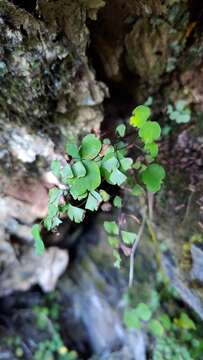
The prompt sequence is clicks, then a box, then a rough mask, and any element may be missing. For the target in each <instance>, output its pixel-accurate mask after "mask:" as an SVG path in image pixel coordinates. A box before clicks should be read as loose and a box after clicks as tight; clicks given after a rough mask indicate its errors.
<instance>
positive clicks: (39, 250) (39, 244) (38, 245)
mask: <svg viewBox="0 0 203 360" xmlns="http://www.w3.org/2000/svg"><path fill="white" fill-rule="evenodd" d="M40 231H41V228H40V225H39V224H35V225H33V226H32V230H31V232H32V236H33V238H34V240H35V251H36V254H37V255H39V256H41V255H43V253H44V250H45V247H44V243H43V240H42V238H41V234H40Z"/></svg>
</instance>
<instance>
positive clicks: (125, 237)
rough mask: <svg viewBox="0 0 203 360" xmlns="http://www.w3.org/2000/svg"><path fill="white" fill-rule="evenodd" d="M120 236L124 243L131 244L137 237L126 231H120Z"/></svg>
mask: <svg viewBox="0 0 203 360" xmlns="http://www.w3.org/2000/svg"><path fill="white" fill-rule="evenodd" d="M121 236H122V240H123V242H124V243H125V244H126V245H132V244H133V243H134V241H135V240H136V238H137V234H135V233H132V232H128V231H121Z"/></svg>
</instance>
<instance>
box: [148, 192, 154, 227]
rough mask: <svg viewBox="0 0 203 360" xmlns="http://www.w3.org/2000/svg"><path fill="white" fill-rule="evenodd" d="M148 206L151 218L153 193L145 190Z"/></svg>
mask: <svg viewBox="0 0 203 360" xmlns="http://www.w3.org/2000/svg"><path fill="white" fill-rule="evenodd" d="M147 199H148V208H149V220H150V222H152V220H153V208H154V194H153V193H151V192H149V191H147Z"/></svg>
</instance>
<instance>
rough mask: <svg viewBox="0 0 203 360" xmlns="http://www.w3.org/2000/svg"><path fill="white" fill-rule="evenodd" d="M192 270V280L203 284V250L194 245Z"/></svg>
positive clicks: (192, 248) (192, 249)
mask: <svg viewBox="0 0 203 360" xmlns="http://www.w3.org/2000/svg"><path fill="white" fill-rule="evenodd" d="M191 254H192V270H191V272H190V275H191V278H192V280H198V281H200V282H202V283H203V248H202V247H200V246H198V245H195V244H192V247H191Z"/></svg>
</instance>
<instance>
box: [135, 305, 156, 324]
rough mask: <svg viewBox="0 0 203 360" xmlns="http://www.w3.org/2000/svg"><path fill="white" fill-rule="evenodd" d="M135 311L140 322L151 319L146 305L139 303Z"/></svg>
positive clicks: (150, 313)
mask: <svg viewBox="0 0 203 360" xmlns="http://www.w3.org/2000/svg"><path fill="white" fill-rule="evenodd" d="M135 310H136V314H137V317H138V318H139V319H140V320H143V321H149V320H150V319H151V317H152V312H151V310H150V308H149V306H148V305H147V304H144V303H140V304H138V306H137V307H136V309H135Z"/></svg>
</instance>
